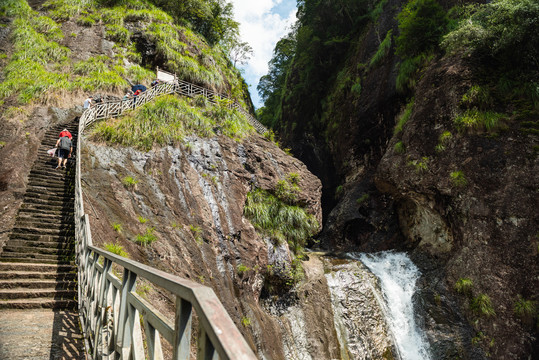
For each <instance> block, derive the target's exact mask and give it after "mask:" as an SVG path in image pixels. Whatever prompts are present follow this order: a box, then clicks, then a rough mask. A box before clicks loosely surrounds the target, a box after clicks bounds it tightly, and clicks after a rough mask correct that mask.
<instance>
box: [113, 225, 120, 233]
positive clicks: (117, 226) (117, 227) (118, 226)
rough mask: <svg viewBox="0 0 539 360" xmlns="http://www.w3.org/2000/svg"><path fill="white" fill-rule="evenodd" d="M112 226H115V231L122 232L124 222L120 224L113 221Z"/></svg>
mask: <svg viewBox="0 0 539 360" xmlns="http://www.w3.org/2000/svg"><path fill="white" fill-rule="evenodd" d="M112 228H113V229H114V231H116V232H117V233H121V232H122V224H119V223H112Z"/></svg>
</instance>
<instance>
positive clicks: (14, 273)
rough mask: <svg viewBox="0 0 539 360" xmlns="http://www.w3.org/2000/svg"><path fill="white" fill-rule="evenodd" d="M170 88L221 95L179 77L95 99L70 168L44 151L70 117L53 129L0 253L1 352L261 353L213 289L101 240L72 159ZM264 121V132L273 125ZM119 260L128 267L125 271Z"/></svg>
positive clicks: (108, 355)
mask: <svg viewBox="0 0 539 360" xmlns="http://www.w3.org/2000/svg"><path fill="white" fill-rule="evenodd" d="M169 93H178V94H180V95H187V96H196V95H202V96H206V97H208V98H209V99H210V101H213V100H214V98H215V97H216V96H219V98H221V95H218V94H214V93H213V92H211V91H209V90H205V89H202V90H201V88H199V87H197V86H195V85H193V84H188V83H184V82H179V81H175V82H173V83H165V84H160V85H158V86H155V87H154V88H152V89H151V90H150V91H147V92H145V93H143V94H142V95H140V96H139V97H138V98H137V101H136V103H135V104H134V105H135V106H133V103H131V102H126V101H117V102H108V103H102V104H98V105H96V106H93V107H91V108H89V109H87V110H86V111H85V112H84V113H83V114H82V116H81V118H80V122H79V123H78V124H77V123H75V122H73V123H72V124H69V126H67V127H68V129H69V130H70V132H71V133H72V134H73V137H74V145H75V147H76V152H74V155H75V159H71V161H70V163H69V165H68V169H67V170H55V169H54V168H55V167H56V159H51V158H49V157H47V153H46V152H47V150H48V149H50V148H52V147H54V144H55V143H56V140H57V138H58V134H59V133H60V131H61V130H62V128H63V127H65V125H59V126H57V127H53V128H51V129H49V131H48V132H47V134H46V136H45V138H44V140H43V141H42V144H41V147H40V148H39V156H38V158H37V160H36V162H35V164H34V165H33V167H32V170H31V171H30V176H29V180H28V187H27V191H26V194H25V197H24V202H23V204H22V205H21V208H20V210H19V213H18V216H17V219H16V224H15V226H14V228H13V231H12V233H11V235H10V237H9V240H8V242H7V244H6V245H5V246H4V249H3V251H2V253H1V254H0V359H15V360H18V359H49V360H52V359H83V358H84V357H85V356H86V355H88V356H89V357H91V358H93V359H126V360H127V359H134V360H139V359H140V360H142V359H152V360H153V359H164V358H165V357H164V354H166V353H167V351H163V346H162V342H166V343H168V348H169V349H171V353H172V354H171V355H172V359H189V358H191V355H192V354H193V353H196V356H197V359H223V360H226V359H230V360H242V359H244V360H254V359H256V356H255V355H254V353H253V351H252V350H251V348H250V347H249V346H248V344H247V343H246V341H245V340H244V339H243V337H242V335H241V333H240V332H239V330H238V329H237V327H236V326H235V324H234V322H233V321H232V319H231V318H230V316H229V315H228V313H227V312H226V310H225V309H224V307H223V305H222V304H221V302H220V301H219V299H218V298H217V296H216V295H215V293H214V292H213V290H212V289H210V288H208V287H207V286H203V285H200V284H197V283H195V282H191V281H188V280H186V279H182V278H180V277H177V276H174V275H170V274H167V273H165V272H163V271H159V270H157V269H154V268H151V267H149V266H145V265H143V264H140V263H138V262H136V261H132V260H129V259H126V258H123V257H121V256H118V255H115V254H113V253H110V252H108V251H105V250H102V249H100V248H97V247H95V246H93V242H92V238H91V229H90V222H89V218H88V215H87V214H85V210H84V204H83V196H82V187H81V171H80V167H81V164H80V161H74V160H77V159H80V153H81V152H80V149H81V147H82V146H83V143H82V140H83V137H82V134H83V131H84V129H85V128H86V127H87V126H88V125H90V124H92V123H93V122H95V121H97V120H99V119H104V118H110V117H115V116H119V115H121V114H122V113H124V112H126V111H130V110H132V109H133V107H138V106H141V105H143V104H145V103H146V102H149V101H151V100H153V99H154V98H155V97H156V96H159V95H161V94H169ZM230 105H231V106H233V107H237V106H238V105H237V103H236V102H233V103H230ZM243 111H244V110H243ZM249 121H251V122H252V123H253V122H254V121H256V119H254V118H251V119H250V120H249ZM256 125H257V124H256V123H253V126H255V128H257V131H259V132H260V133H264V132H265V131H266V130H265V128H263V127H262V126H256ZM260 125H261V124H260ZM77 135H78V136H77ZM79 136H80V137H79ZM75 264H76V265H77V266H76V267H75ZM113 266H114V267H116V268H120V269H123V274H122V275H121V276H117V275H116V274H115V273H114V271H113V270H112V269H113ZM141 278H143V279H145V280H146V281H147V282H149V283H152V284H153V285H155V286H158V287H162V288H164V289H166V290H168V291H169V292H170V293H171V294H172V295H173V296H174V297H175V299H176V301H175V308H174V312H175V316H174V317H173V318H167V317H165V316H164V315H163V314H161V313H159V312H158V311H157V310H156V309H155V308H154V307H153V306H152V305H151V304H149V303H148V302H147V301H145V300H144V299H143V298H142V297H140V296H139V295H138V294H137V292H136V287H137V279H141ZM75 308H77V309H78V313H77V312H75V311H74V310H73V309H75ZM194 314H196V318H197V323H198V327H197V328H196V329H192V328H193V324H192V319H193V315H194ZM142 319H143V320H142ZM79 330H80V331H79ZM81 332H82V334H81ZM193 333H194V334H193ZM195 343H196V346H195V348H196V349H194V348H193V346H192V345H193V344H195ZM83 344H84V347H85V350H86V353H85V352H84V351H83V350H82V348H83V346H82V345H83ZM47 353H48V356H47Z"/></svg>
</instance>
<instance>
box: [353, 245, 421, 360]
mask: <svg viewBox="0 0 539 360" xmlns="http://www.w3.org/2000/svg"><path fill="white" fill-rule="evenodd" d="M350 255H351V256H352V257H354V258H356V259H358V260H360V261H361V262H362V263H363V264H365V266H367V267H368V268H369V270H370V271H371V272H372V273H373V274H374V275H376V276H377V277H378V278H379V279H380V286H381V288H382V293H383V297H384V301H385V306H386V309H385V310H386V317H387V322H388V324H389V327H390V329H391V331H392V332H393V336H394V338H395V342H396V345H397V348H398V351H399V355H400V357H401V359H402V360H430V356H429V351H428V348H429V345H428V342H427V341H426V339H425V337H424V336H423V335H422V334H421V331H420V330H419V328H418V327H417V325H416V322H415V319H414V308H413V303H412V296H413V295H414V292H415V290H416V281H417V279H418V278H419V276H420V275H421V274H420V272H419V269H418V268H417V267H416V266H415V265H414V263H413V262H412V261H411V260H410V258H409V257H408V256H407V255H406V254H405V253H397V252H392V251H384V252H380V253H375V254H350Z"/></svg>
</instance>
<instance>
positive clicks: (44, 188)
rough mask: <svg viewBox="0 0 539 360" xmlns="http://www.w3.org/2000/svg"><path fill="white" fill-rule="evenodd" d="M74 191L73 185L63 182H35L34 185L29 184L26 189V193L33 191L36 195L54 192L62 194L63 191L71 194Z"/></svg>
mask: <svg viewBox="0 0 539 360" xmlns="http://www.w3.org/2000/svg"><path fill="white" fill-rule="evenodd" d="M74 189H75V183H66V182H65V181H59V182H56V183H52V182H47V183H44V182H42V181H39V182H35V183H33V184H32V183H29V184H28V186H27V187H26V191H33V192H36V193H43V192H48V191H54V192H55V193H59V192H63V191H66V190H67V191H71V192H73V191H74Z"/></svg>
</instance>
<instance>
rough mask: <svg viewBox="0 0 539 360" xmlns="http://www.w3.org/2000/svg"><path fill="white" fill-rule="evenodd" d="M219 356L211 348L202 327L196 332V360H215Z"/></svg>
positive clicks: (211, 345)
mask: <svg viewBox="0 0 539 360" xmlns="http://www.w3.org/2000/svg"><path fill="white" fill-rule="evenodd" d="M217 359H219V356H218V354H217V352H216V351H215V348H214V347H213V344H212V343H211V341H210V339H209V338H208V335H207V334H206V330H204V328H203V327H202V326H200V327H199V330H198V351H197V360H217Z"/></svg>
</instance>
